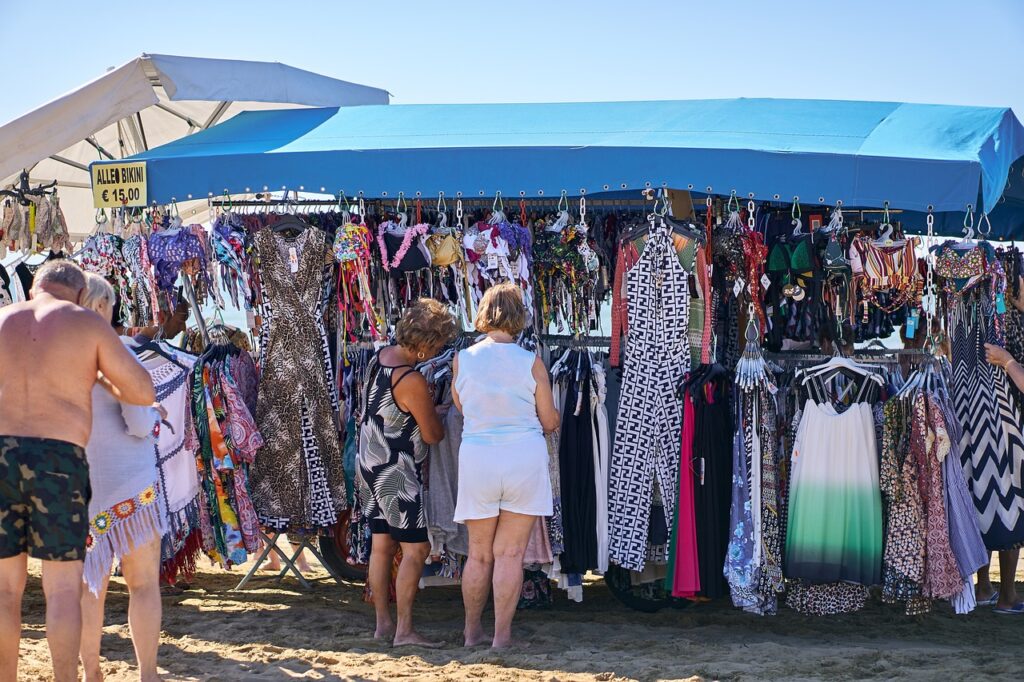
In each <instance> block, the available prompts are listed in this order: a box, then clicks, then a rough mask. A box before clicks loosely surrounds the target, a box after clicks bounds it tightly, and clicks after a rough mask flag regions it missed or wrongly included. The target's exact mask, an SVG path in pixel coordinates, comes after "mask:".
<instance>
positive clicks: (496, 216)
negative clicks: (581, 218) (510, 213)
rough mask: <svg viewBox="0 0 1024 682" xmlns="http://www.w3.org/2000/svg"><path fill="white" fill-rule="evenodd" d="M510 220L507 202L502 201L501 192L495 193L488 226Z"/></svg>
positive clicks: (567, 214)
mask: <svg viewBox="0 0 1024 682" xmlns="http://www.w3.org/2000/svg"><path fill="white" fill-rule="evenodd" d="M565 215H566V218H567V219H568V216H569V213H568V211H567V212H566V214H565ZM507 222H508V219H507V218H506V217H505V202H504V201H502V199H501V191H500V190H499V191H496V192H495V193H494V202H493V203H492V204H491V217H490V219H489V220H488V221H487V224H488V225H500V224H501V223H507Z"/></svg>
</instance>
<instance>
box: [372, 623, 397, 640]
mask: <svg viewBox="0 0 1024 682" xmlns="http://www.w3.org/2000/svg"><path fill="white" fill-rule="evenodd" d="M394 636H395V625H394V623H392V624H390V625H389V624H386V623H385V624H383V625H378V626H377V629H376V630H374V632H373V638H374V639H391V638H392V637H394Z"/></svg>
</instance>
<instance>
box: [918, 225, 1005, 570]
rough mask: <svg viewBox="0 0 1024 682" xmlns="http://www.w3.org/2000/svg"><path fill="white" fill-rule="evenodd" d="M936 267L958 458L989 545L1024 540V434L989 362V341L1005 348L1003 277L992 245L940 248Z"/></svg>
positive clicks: (1001, 546)
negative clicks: (958, 430)
mask: <svg viewBox="0 0 1024 682" xmlns="http://www.w3.org/2000/svg"><path fill="white" fill-rule="evenodd" d="M936 272H938V274H939V275H941V276H943V277H945V278H946V291H947V294H948V296H949V306H948V310H949V324H948V328H949V329H950V337H951V345H952V355H953V386H952V388H953V405H954V409H955V411H956V416H957V421H959V422H960V425H961V426H962V428H963V433H962V435H961V439H960V452H961V461H962V464H963V468H964V476H965V478H966V479H967V485H968V487H969V488H970V490H971V494H972V496H973V498H974V506H975V508H976V510H977V512H978V525H979V527H980V528H981V532H982V536H983V537H984V540H985V546H986V547H987V548H988V549H989V550H1005V549H1012V548H1014V547H1018V546H1020V545H1021V544H1022V543H1024V488H1022V485H1021V483H1022V482H1021V469H1022V467H1024V436H1022V435H1021V412H1020V407H1019V406H1018V405H1017V402H1016V400H1015V399H1014V398H1013V397H1012V395H1011V393H1010V386H1009V381H1008V379H1007V376H1006V372H1005V371H1003V370H1002V369H1000V368H998V367H994V366H992V365H990V364H988V363H987V362H986V361H985V346H984V344H985V343H994V344H997V345H1003V339H1002V336H1003V334H1002V329H1003V314H1001V313H1000V312H998V311H997V310H996V305H995V302H994V300H995V297H996V295H997V294H998V293H1001V292H1002V290H1003V287H1004V284H1003V282H1004V278H1003V276H1002V272H1001V268H1000V266H999V263H998V261H997V260H996V259H995V252H994V250H993V249H992V247H991V246H990V245H989V244H987V243H981V244H979V245H978V246H976V247H974V248H973V249H971V250H969V251H963V252H961V251H956V250H954V249H953V246H952V244H951V243H947V244H944V245H943V246H942V247H940V249H939V251H938V252H937V259H936Z"/></svg>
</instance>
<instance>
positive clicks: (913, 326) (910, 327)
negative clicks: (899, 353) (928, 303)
mask: <svg viewBox="0 0 1024 682" xmlns="http://www.w3.org/2000/svg"><path fill="white" fill-rule="evenodd" d="M916 333H917V311H916V310H915V311H914V312H912V313H910V316H909V317H908V318H907V338H908V339H912V338H914V334H916Z"/></svg>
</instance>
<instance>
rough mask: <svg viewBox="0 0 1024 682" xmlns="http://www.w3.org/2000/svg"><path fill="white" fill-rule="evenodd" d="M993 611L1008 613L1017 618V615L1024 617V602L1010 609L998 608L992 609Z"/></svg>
mask: <svg viewBox="0 0 1024 682" xmlns="http://www.w3.org/2000/svg"><path fill="white" fill-rule="evenodd" d="M992 611H993V612H994V613H1006V614H1009V615H1012V616H1017V615H1020V616H1024V602H1021V603H1019V604H1014V605H1013V606H1011V607H1009V608H1003V607H998V608H995V609H992Z"/></svg>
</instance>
